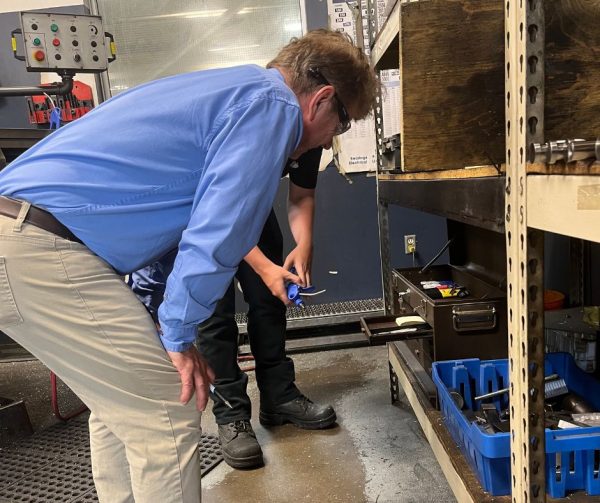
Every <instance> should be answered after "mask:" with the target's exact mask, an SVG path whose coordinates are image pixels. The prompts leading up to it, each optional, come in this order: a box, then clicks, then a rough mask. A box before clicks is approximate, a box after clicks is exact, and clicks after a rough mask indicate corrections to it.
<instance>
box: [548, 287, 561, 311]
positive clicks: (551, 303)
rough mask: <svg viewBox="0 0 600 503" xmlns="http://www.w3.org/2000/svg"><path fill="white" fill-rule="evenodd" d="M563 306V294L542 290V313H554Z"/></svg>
mask: <svg viewBox="0 0 600 503" xmlns="http://www.w3.org/2000/svg"><path fill="white" fill-rule="evenodd" d="M564 306H565V294H564V293H561V292H559V291H557V290H544V311H554V310H555V309H562V308H563V307H564Z"/></svg>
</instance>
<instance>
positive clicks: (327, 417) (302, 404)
mask: <svg viewBox="0 0 600 503" xmlns="http://www.w3.org/2000/svg"><path fill="white" fill-rule="evenodd" d="M259 420H260V424H262V425H263V426H277V425H280V424H284V423H292V424H295V425H296V426H299V427H300V428H305V429H307V430H320V429H322V428H327V427H329V426H331V425H332V424H333V423H335V420H336V415H335V411H334V410H333V407H332V406H331V405H318V404H316V403H313V402H311V401H310V400H309V399H308V398H307V397H305V396H304V395H300V396H299V397H298V398H295V399H294V400H291V401H289V402H286V403H282V404H280V405H275V406H274V407H272V408H269V409H264V408H261V409H260V415H259Z"/></svg>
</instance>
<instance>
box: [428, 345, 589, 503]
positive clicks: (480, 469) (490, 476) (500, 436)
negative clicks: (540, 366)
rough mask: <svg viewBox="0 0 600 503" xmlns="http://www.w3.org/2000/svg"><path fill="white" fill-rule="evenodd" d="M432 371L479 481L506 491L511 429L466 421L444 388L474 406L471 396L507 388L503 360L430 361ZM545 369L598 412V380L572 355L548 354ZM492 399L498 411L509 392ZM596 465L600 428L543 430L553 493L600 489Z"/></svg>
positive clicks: (444, 410)
mask: <svg viewBox="0 0 600 503" xmlns="http://www.w3.org/2000/svg"><path fill="white" fill-rule="evenodd" d="M432 373H433V381H434V382H435V385H436V386H437V390H438V395H439V398H440V405H441V410H442V413H443V415H444V421H445V422H446V425H447V426H448V430H449V431H450V434H451V435H452V437H453V438H454V440H455V441H456V442H457V443H458V445H459V446H460V448H461V449H462V451H463V452H464V453H465V455H466V457H467V459H468V461H469V462H470V464H471V466H472V467H473V468H474V470H475V472H476V473H477V475H478V477H479V481H480V482H481V485H482V486H483V488H484V489H485V490H486V491H488V492H489V493H491V494H492V495H494V496H501V495H506V494H510V492H511V483H510V438H509V435H510V434H509V433H496V434H493V435H491V434H487V433H484V432H483V431H482V430H481V429H480V428H479V427H478V426H477V425H476V424H475V423H471V422H469V421H468V420H467V418H466V417H465V416H464V414H463V413H462V412H461V411H460V410H459V408H458V407H457V406H456V404H455V403H454V401H453V400H452V398H451V397H450V394H449V393H448V388H453V389H455V390H457V391H459V392H460V393H461V394H462V396H463V398H464V399H465V408H469V409H471V410H477V409H478V403H477V402H475V401H474V397H475V396H477V395H480V394H483V393H488V392H490V391H495V390H498V389H502V388H506V387H508V385H509V371H508V362H507V360H489V361H480V360H479V359H476V358H473V359H468V360H453V361H444V362H434V363H433V370H432ZM549 374H558V375H559V376H560V377H562V378H563V379H564V380H565V382H566V384H567V387H568V388H569V390H570V391H573V392H575V393H577V394H578V395H581V396H582V397H584V398H585V400H586V401H587V402H589V403H590V404H591V405H593V406H594V408H595V409H596V410H597V411H600V382H598V381H597V380H596V379H594V378H593V377H591V376H590V375H588V374H586V373H585V372H583V371H582V370H581V369H580V368H579V367H577V365H576V364H575V361H574V360H573V357H572V356H571V355H570V354H568V353H550V354H548V355H546V368H545V375H549ZM487 403H490V401H489V400H488V401H487ZM491 403H494V404H495V405H496V408H497V409H498V410H501V409H504V408H506V407H507V406H508V393H506V394H505V395H503V396H501V397H497V398H495V399H493V400H492V402H491ZM473 407H476V408H475V409H474V408H473ZM599 467H600V427H593V428H574V429H569V430H548V429H546V485H547V488H546V490H547V492H548V493H549V494H550V495H551V496H552V497H553V498H563V497H564V496H565V494H566V492H567V491H571V490H582V489H585V491H587V493H588V494H590V495H598V494H600V476H599Z"/></svg>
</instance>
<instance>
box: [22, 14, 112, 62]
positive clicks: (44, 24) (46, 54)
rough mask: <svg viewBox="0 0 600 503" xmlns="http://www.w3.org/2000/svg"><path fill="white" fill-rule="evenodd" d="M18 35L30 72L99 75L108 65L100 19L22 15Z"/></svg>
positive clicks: (59, 15)
mask: <svg viewBox="0 0 600 503" xmlns="http://www.w3.org/2000/svg"><path fill="white" fill-rule="evenodd" d="M21 31H22V35H23V41H24V44H25V61H26V63H27V70H28V71H30V72H31V71H33V72H35V71H39V72H43V71H46V72H47V71H58V70H67V71H73V72H88V73H91V72H101V71H103V70H106V68H107V66H108V63H109V61H111V59H108V55H107V44H106V36H107V35H108V34H105V33H104V29H103V27H102V18H100V17H99V16H80V15H73V14H53V13H39V12H37V13H36V12H22V13H21ZM110 50H111V53H112V54H113V55H114V52H115V51H114V42H112V41H111V42H110ZM13 51H16V48H14V47H13Z"/></svg>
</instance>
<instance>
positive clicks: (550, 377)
mask: <svg viewBox="0 0 600 503" xmlns="http://www.w3.org/2000/svg"><path fill="white" fill-rule="evenodd" d="M558 378H559V375H558V374H550V375H548V376H546V377H545V378H544V380H545V381H546V382H548V381H553V380H554V379H558ZM509 389H510V388H503V389H499V390H497V391H492V392H491V393H486V394H485V395H479V396H476V397H475V400H485V399H487V398H493V397H495V396H499V395H503V394H504V393H508V391H509Z"/></svg>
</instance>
